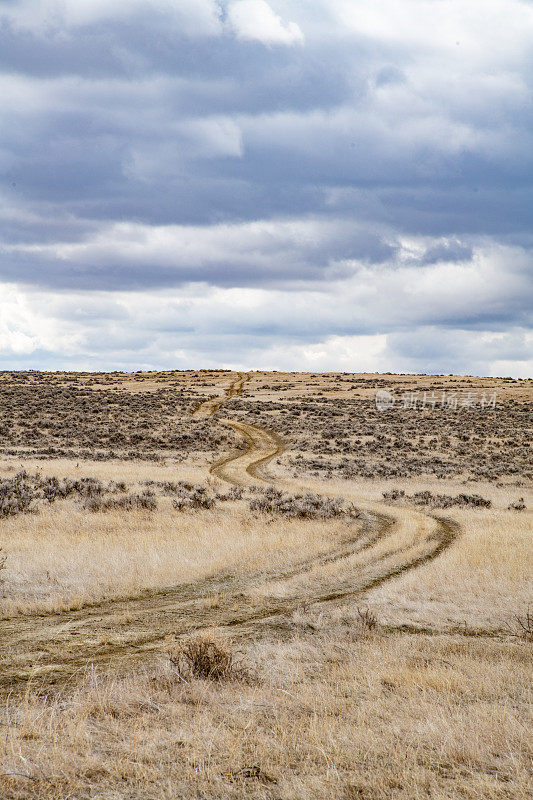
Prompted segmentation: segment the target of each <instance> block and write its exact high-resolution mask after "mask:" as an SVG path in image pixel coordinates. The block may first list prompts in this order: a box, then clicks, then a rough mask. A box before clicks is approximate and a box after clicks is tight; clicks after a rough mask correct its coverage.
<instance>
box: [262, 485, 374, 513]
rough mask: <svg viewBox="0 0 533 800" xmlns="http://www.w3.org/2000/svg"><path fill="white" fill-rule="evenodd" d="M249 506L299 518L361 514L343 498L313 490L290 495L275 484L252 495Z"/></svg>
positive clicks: (263, 511)
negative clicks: (323, 495) (275, 486)
mask: <svg viewBox="0 0 533 800" xmlns="http://www.w3.org/2000/svg"><path fill="white" fill-rule="evenodd" d="M248 507H249V509H250V511H258V512H259V513H261V514H271V515H273V516H284V517H289V518H291V517H292V518H299V519H330V518H332V517H351V518H355V517H358V516H359V512H358V511H357V509H356V508H355V507H354V506H353V505H351V504H349V503H346V502H345V501H344V500H342V499H341V498H338V497H335V498H332V497H322V496H321V495H317V494H314V493H313V492H306V493H305V494H296V495H288V494H283V492H280V491H279V489H275V488H274V487H273V486H270V487H268V489H265V490H263V494H262V495H260V496H258V497H257V496H256V497H252V499H251V500H250V501H249V503H248Z"/></svg>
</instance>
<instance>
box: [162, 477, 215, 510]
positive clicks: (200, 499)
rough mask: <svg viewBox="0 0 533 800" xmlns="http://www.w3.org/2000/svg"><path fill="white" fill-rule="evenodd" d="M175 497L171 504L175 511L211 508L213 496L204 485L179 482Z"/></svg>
mask: <svg viewBox="0 0 533 800" xmlns="http://www.w3.org/2000/svg"><path fill="white" fill-rule="evenodd" d="M176 495H177V497H176V498H175V499H174V500H173V501H172V505H173V506H174V508H175V509H176V510H177V511H185V510H197V509H199V508H213V506H214V505H215V497H214V496H213V495H210V494H209V492H208V491H207V488H206V487H205V486H201V485H200V484H195V485H193V484H188V483H182V482H181V483H180V484H179V485H178V487H177V490H176Z"/></svg>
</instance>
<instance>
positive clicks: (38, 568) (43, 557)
mask: <svg viewBox="0 0 533 800" xmlns="http://www.w3.org/2000/svg"><path fill="white" fill-rule="evenodd" d="M379 390H381V391H386V392H389V393H390V395H386V397H387V398H390V397H392V399H393V400H394V403H392V404H391V403H389V404H388V405H389V407H387V408H386V409H384V410H380V409H379V408H378V407H377V406H376V402H375V398H376V392H377V391H379ZM531 399H532V386H531V382H530V381H521V380H513V379H511V378H499V379H492V378H491V379H489V378H475V377H458V376H409V375H360V374H346V373H345V374H340V375H339V374H302V373H265V372H250V373H232V372H230V371H199V372H194V371H186V372H177V371H172V372H166V373H135V374H122V373H110V374H78V373H68V374H65V373H37V372H28V373H7V372H6V373H0V412H1V416H0V420H1V421H0V547H1V548H2V550H1V554H2V556H3V560H2V562H1V563H3V566H2V568H1V570H0V577H1V579H2V583H1V590H2V591H1V596H0V613H1V619H0V634H1V637H2V651H1V662H0V663H1V667H2V668H1V673H0V691H1V692H2V695H3V703H2V712H1V715H2V718H1V719H0V722H1V724H2V729H3V731H4V736H3V742H2V746H1V747H2V749H1V759H2V767H1V769H2V773H3V774H2V775H1V777H0V781H1V782H2V790H1V794H2V797H13V798H33V797H35V798H37V797H39V798H40V797H43V798H67V797H69V798H143V800H144V798H154V800H159V798H167V797H168V798H171V797H172V798H175V797H184V798H189V797H190V798H215V797H216V798H245V797H264V798H280V800H281V798H283V800H285V798H287V799H288V798H332V797H335V798H363V800H374V799H375V800H378V799H379V800H382V799H383V800H385V798H406V799H407V798H422V797H424V798H456V797H457V798H459V797H460V798H522V797H523V798H526V797H529V789H530V785H529V783H528V780H529V778H530V772H529V767H530V763H531V762H530V757H531V752H530V751H528V737H527V730H528V724H529V722H530V719H529V718H528V713H529V712H530V709H531V706H530V704H529V703H530V696H529V695H528V689H529V683H530V681H529V679H530V672H531V660H530V658H531V641H532V638H533V634H532V630H531V627H532V621H531V613H530V612H531V607H530V606H529V603H530V601H531V599H532V591H531V590H532V586H531V562H532V548H531V511H530V510H529V509H530V508H531V505H532V500H533V493H532V491H531V485H532V484H531V478H532V473H531V463H530V458H529V447H530V445H529V443H530V440H531ZM198 641H204V642H205V641H207V642H209V643H210V645H209V646H210V647H211V646H216V647H218V648H219V651H220V653H222V656H223V657H227V659H229V660H228V662H227V663H229V664H231V665H235V666H234V667H233V666H232V667H231V668H228V670H227V672H225V673H224V674H223V675H222V676H219V677H217V676H216V674H215V673H214V672H212V673H210V674H207V675H201V674H199V673H198V672H197V671H196V672H195V669H191V668H190V665H189V669H188V670H187V669H186V668H185V667H186V666H187V665H186V664H185V666H184V663H183V654H184V648H186V647H187V646H192V647H193V648H194V647H196V646H197V645H198ZM224 663H225V662H224Z"/></svg>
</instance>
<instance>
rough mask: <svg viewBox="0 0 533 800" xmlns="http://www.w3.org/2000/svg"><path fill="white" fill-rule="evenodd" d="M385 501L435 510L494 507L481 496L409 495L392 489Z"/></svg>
mask: <svg viewBox="0 0 533 800" xmlns="http://www.w3.org/2000/svg"><path fill="white" fill-rule="evenodd" d="M383 499H384V500H387V501H388V502H389V503H403V502H409V503H414V504H415V505H417V506H434V507H435V508H452V507H453V506H458V507H460V508H490V507H491V505H492V502H491V501H490V500H486V499H485V498H484V497H481V496H480V495H479V494H464V493H461V494H458V495H456V496H455V497H452V496H451V495H449V494H433V493H432V492H430V491H428V490H425V491H423V492H415V493H414V494H412V495H408V494H406V493H405V491H404V490H403V489H391V490H390V491H388V492H383Z"/></svg>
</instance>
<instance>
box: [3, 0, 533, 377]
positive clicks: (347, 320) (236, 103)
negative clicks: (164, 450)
mask: <svg viewBox="0 0 533 800" xmlns="http://www.w3.org/2000/svg"><path fill="white" fill-rule="evenodd" d="M532 88H533V2H531V0H468V2H465V0H380V2H379V3H378V2H376V0H268V2H267V0H218V2H217V1H216V0H172V1H171V0H76V2H72V0H20V2H16V1H15V0H4V2H2V1H1V0H0V98H1V100H0V369H30V368H31V369H41V370H48V369H72V370H120V369H124V370H137V369H186V368H202V367H203V368H217V367H224V368H236V369H279V370H302V371H308V370H309V371H329V370H335V371H337V370H340V371H347V372H373V371H377V372H419V373H420V372H422V373H424V372H425V373H446V374H447V373H457V374H474V375H493V376H513V377H530V376H531V375H532V374H533V360H532V353H533V335H532V333H531V308H532V307H533V303H532V284H533V281H532V273H533V94H532Z"/></svg>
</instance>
